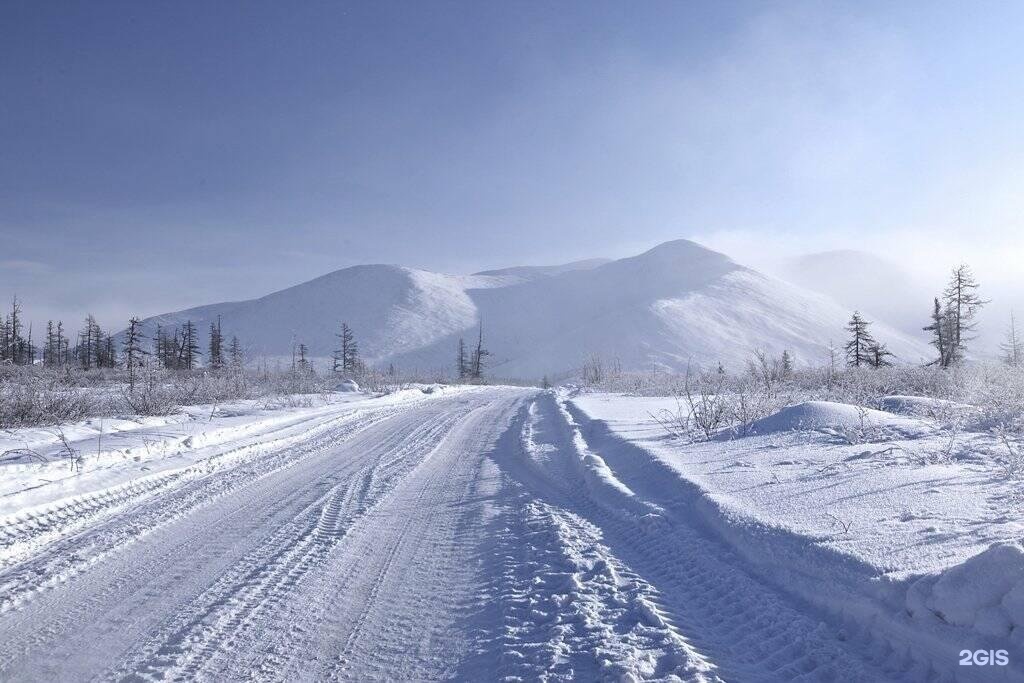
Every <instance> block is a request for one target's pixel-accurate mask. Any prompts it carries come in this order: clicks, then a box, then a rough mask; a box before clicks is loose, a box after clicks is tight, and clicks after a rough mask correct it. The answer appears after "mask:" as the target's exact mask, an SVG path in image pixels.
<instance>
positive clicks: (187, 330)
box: [178, 320, 202, 370]
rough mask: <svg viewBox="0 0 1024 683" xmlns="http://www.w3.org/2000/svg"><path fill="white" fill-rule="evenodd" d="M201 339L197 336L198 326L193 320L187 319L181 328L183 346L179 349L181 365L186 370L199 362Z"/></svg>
mask: <svg viewBox="0 0 1024 683" xmlns="http://www.w3.org/2000/svg"><path fill="white" fill-rule="evenodd" d="M201 355H202V354H201V353H200V352H199V339H198V337H197V336H196V326H195V323H193V322H192V321H191V320H186V321H185V325H184V326H183V327H182V328H181V346H180V347H179V350H178V360H179V364H180V367H182V368H184V369H185V370H192V369H194V368H195V367H196V364H197V363H198V362H199V356H201Z"/></svg>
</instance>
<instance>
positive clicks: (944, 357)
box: [923, 297, 956, 368]
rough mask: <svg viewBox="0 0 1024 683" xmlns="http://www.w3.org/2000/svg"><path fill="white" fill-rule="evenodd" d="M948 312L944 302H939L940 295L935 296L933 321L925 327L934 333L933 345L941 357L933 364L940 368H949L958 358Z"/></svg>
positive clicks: (925, 329)
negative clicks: (944, 307) (952, 339)
mask: <svg viewBox="0 0 1024 683" xmlns="http://www.w3.org/2000/svg"><path fill="white" fill-rule="evenodd" d="M946 313H947V312H946V310H945V309H943V307H942V303H941V302H939V297H935V300H934V302H933V306H932V316H931V320H932V321H931V323H929V324H928V325H926V326H925V327H924V328H923V329H924V331H925V332H931V333H932V341H931V345H932V346H934V347H935V350H936V351H938V352H939V357H938V358H937V359H936V360H934V361H932V363H931V364H932V365H936V364H937V365H938V366H939V367H940V368H948V367H949V366H950V365H952V364H953V361H954V360H956V354H955V353H954V351H955V349H954V348H953V343H952V341H951V338H952V332H951V329H950V317H949V316H948V315H947V314H946Z"/></svg>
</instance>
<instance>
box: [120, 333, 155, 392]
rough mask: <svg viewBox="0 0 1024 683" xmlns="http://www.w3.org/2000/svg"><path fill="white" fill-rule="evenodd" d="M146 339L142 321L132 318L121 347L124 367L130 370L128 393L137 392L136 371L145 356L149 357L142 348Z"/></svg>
mask: <svg viewBox="0 0 1024 683" xmlns="http://www.w3.org/2000/svg"><path fill="white" fill-rule="evenodd" d="M145 338H146V337H145V335H143V334H142V321H141V320H139V319H138V318H137V317H135V316H132V318H131V319H130V320H129V321H128V329H127V330H125V333H124V341H123V342H122V346H121V350H122V352H123V357H124V365H125V367H126V368H127V369H128V391H129V392H132V393H134V392H135V371H136V369H137V368H138V367H140V366H141V365H142V363H143V359H144V358H145V356H147V355H149V352H147V351H146V349H144V348H143V346H142V341H143V340H144V339H145Z"/></svg>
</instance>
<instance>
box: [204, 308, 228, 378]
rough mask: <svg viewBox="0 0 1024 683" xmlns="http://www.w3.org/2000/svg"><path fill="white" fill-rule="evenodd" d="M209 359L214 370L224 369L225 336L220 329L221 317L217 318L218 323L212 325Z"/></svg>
mask: <svg viewBox="0 0 1024 683" xmlns="http://www.w3.org/2000/svg"><path fill="white" fill-rule="evenodd" d="M209 350H210V353H209V356H207V358H208V359H209V364H210V368H211V369H213V370H220V369H221V368H223V367H224V336H223V335H222V334H221V329H220V316H219V315H218V316H217V322H211V323H210V344H209Z"/></svg>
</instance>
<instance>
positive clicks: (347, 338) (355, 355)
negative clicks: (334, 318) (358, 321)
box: [333, 322, 359, 374]
mask: <svg viewBox="0 0 1024 683" xmlns="http://www.w3.org/2000/svg"><path fill="white" fill-rule="evenodd" d="M334 336H336V337H337V338H338V343H339V346H338V348H337V349H335V350H334V356H333V359H334V372H344V373H347V374H354V373H355V372H356V371H357V370H358V369H359V345H358V344H357V343H356V337H355V334H354V333H353V332H352V328H351V327H349V326H348V323H344V322H343V323H341V332H340V333H338V334H336V335H334Z"/></svg>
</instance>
